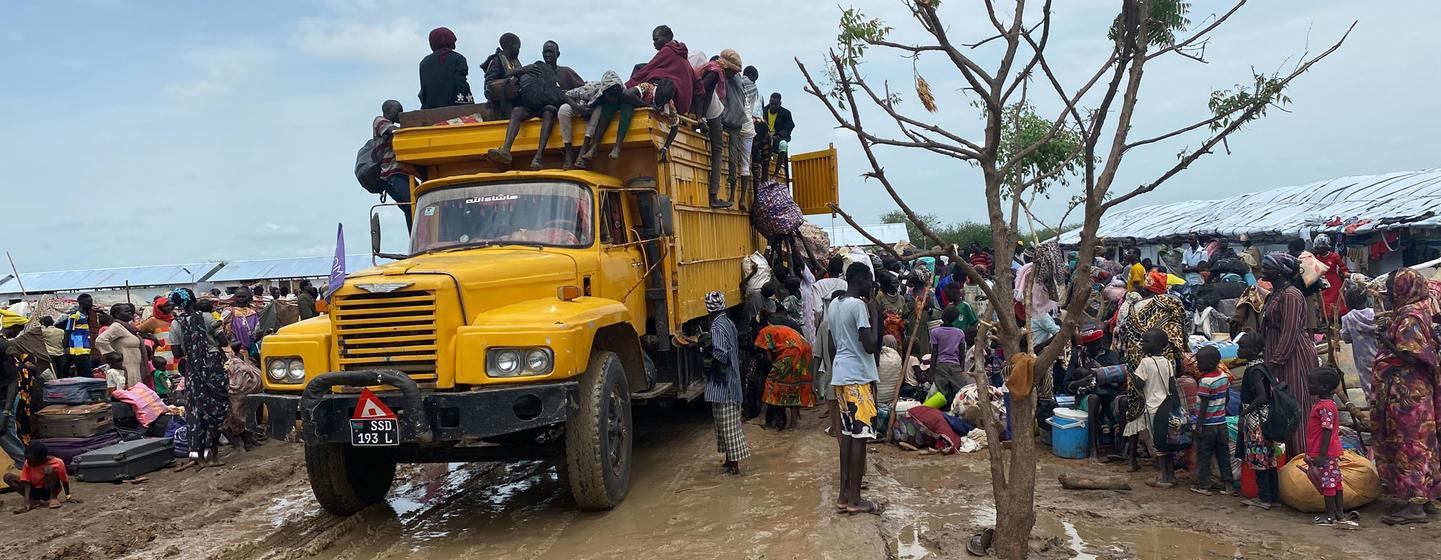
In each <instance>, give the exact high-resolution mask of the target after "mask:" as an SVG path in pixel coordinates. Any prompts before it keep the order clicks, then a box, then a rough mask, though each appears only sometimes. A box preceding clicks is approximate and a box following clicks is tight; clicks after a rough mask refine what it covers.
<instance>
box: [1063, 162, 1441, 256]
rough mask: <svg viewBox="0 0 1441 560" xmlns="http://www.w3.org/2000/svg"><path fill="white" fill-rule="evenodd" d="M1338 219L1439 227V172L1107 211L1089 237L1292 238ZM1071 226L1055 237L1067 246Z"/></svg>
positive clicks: (1379, 226) (1372, 227) (1375, 225)
mask: <svg viewBox="0 0 1441 560" xmlns="http://www.w3.org/2000/svg"><path fill="white" fill-rule="evenodd" d="M1335 218H1340V220H1341V221H1342V222H1344V223H1349V222H1350V221H1351V220H1370V222H1369V223H1367V224H1364V225H1361V226H1358V227H1357V228H1356V231H1355V233H1368V232H1371V231H1376V230H1385V229H1395V228H1402V227H1441V169H1427V170H1421V171H1404V172H1398V173H1388V174H1385V175H1367V176H1357V177H1341V178H1337V179H1330V180H1327V181H1318V182H1315V183H1311V184H1308V185H1300V186H1294V187H1282V188H1278V189H1272V190H1269V191H1262V192H1256V193H1247V194H1242V195H1237V196H1233V197H1230V198H1223V199H1219V200H1191V201H1186V202H1173V203H1169V204H1154V205H1150V206H1141V207H1137V208H1131V209H1129V210H1123V211H1112V212H1109V213H1107V215H1106V216H1105V217H1104V218H1102V220H1101V226H1100V228H1099V229H1098V230H1097V235H1099V236H1100V237H1102V238H1107V239H1117V238H1135V239H1160V238H1166V237H1184V236H1189V235H1191V234H1197V235H1220V236H1225V237H1230V238H1236V237H1239V236H1240V235H1241V234H1243V233H1244V234H1247V235H1250V236H1261V235H1270V236H1281V237H1296V236H1298V235H1300V233H1301V231H1302V230H1309V231H1313V232H1315V231H1337V230H1341V229H1344V228H1345V225H1344V224H1343V225H1342V226H1334V227H1326V226H1324V225H1323V224H1325V223H1327V222H1328V221H1330V220H1332V219H1335ZM1079 239H1080V232H1079V231H1072V232H1068V233H1066V234H1063V235H1061V242H1062V243H1075V242H1077V241H1078V240H1079Z"/></svg>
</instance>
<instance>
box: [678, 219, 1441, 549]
mask: <svg viewBox="0 0 1441 560" xmlns="http://www.w3.org/2000/svg"><path fill="white" fill-rule="evenodd" d="M1239 241H1240V242H1241V245H1242V251H1240V252H1237V251H1235V250H1234V249H1231V248H1230V246H1229V243H1228V242H1227V241H1226V240H1220V239H1216V240H1209V239H1201V238H1199V237H1196V238H1192V239H1191V240H1189V243H1188V244H1187V245H1188V246H1187V247H1185V248H1183V249H1172V248H1170V247H1163V248H1162V250H1161V251H1160V253H1159V259H1158V260H1159V261H1160V262H1159V263H1153V262H1152V261H1151V260H1150V259H1143V258H1141V254H1140V251H1139V250H1135V249H1127V250H1122V251H1119V252H1117V253H1113V254H1114V255H1117V257H1118V258H1115V259H1109V258H1104V257H1097V258H1096V260H1095V262H1093V263H1090V264H1087V265H1084V267H1085V270H1083V271H1081V274H1079V275H1077V274H1076V272H1077V269H1078V268H1079V267H1082V266H1083V265H1082V264H1081V263H1078V262H1077V254H1076V253H1075V252H1069V253H1067V252H1064V251H1063V250H1062V249H1061V248H1060V247H1059V246H1058V245H1056V244H1054V243H1048V244H1041V245H1039V246H1033V247H1026V246H1024V245H1022V246H1020V247H1018V248H1017V249H1018V250H1017V251H1016V255H1017V256H1016V259H1015V260H1014V261H1013V262H1011V263H996V262H995V258H994V255H993V254H992V252H991V251H990V250H988V249H984V248H981V247H979V246H974V245H973V246H971V247H966V248H958V247H957V248H952V250H953V252H951V254H956V255H959V256H960V258H962V259H964V260H965V262H966V263H967V264H969V265H970V267H971V268H973V269H974V270H975V271H976V273H977V274H978V276H979V278H977V277H973V276H969V275H968V273H967V272H966V270H965V267H963V266H961V265H960V263H959V262H950V261H949V260H948V259H947V258H946V257H939V258H936V257H929V256H925V257H920V256H919V255H918V254H917V253H916V252H915V251H914V250H906V251H893V250H890V249H887V250H885V251H876V252H871V253H868V252H865V251H862V250H859V249H854V248H843V249H840V250H839V251H838V252H837V253H836V254H834V255H833V256H831V257H830V259H829V260H828V261H826V263H825V266H824V267H821V266H817V264H816V263H807V262H805V259H802V258H793V259H789V258H783V257H778V258H777V259H776V261H775V262H774V263H773V264H774V266H773V267H766V266H754V267H753V268H752V269H751V270H748V271H747V275H746V277H745V280H744V283H743V293H744V294H745V296H744V297H745V301H743V302H740V303H741V305H738V306H733V305H732V304H731V303H729V302H726V301H725V297H724V296H723V295H722V294H721V293H720V292H712V293H711V294H709V295H708V296H707V298H706V305H707V308H708V309H709V310H710V311H711V313H712V318H711V320H710V328H709V335H710V337H711V347H710V348H711V351H710V352H709V355H708V356H707V360H708V364H709V367H708V369H707V372H708V375H707V386H706V392H705V396H706V400H707V401H709V402H710V403H712V406H713V411H714V417H715V422H716V435H717V445H718V451H719V452H720V453H722V454H723V455H724V461H723V464H722V469H723V471H725V472H728V473H733V474H734V473H739V471H740V463H741V461H743V460H745V459H746V458H747V457H749V455H750V449H749V445H748V442H747V441H746V438H745V434H744V432H743V431H742V429H741V426H742V424H743V423H744V422H747V421H749V422H753V423H757V424H760V425H762V426H764V427H765V428H767V429H778V430H787V429H794V428H795V427H796V426H797V424H798V423H799V421H800V416H799V414H798V411H799V410H801V409H803V408H807V407H811V406H814V405H824V406H825V407H826V412H824V413H823V415H824V416H826V417H829V418H830V420H831V421H830V422H829V426H828V427H826V428H825V429H826V431H827V432H828V433H829V434H831V435H832V436H835V437H838V439H839V440H840V444H839V445H840V449H839V450H840V481H841V488H840V492H839V493H838V496H839V500H838V503H837V504H836V507H837V510H838V511H842V512H849V513H862V512H872V513H874V512H879V511H880V510H881V509H882V508H883V505H882V504H879V503H877V502H873V501H870V500H868V499H866V498H864V497H862V496H861V493H860V485H859V482H860V479H861V477H862V476H863V475H864V470H865V454H866V443H867V442H870V441H873V440H876V439H879V438H886V439H889V440H892V441H895V442H896V443H898V444H900V445H901V446H902V447H905V448H907V449H911V450H918V451H923V452H928V453H943V454H950V453H955V452H957V451H973V450H975V449H979V448H983V447H984V446H986V445H987V444H988V443H990V442H987V441H985V440H986V436H985V431H984V430H983V429H981V428H982V426H983V425H984V424H985V413H984V412H983V411H984V410H988V409H986V408H985V407H983V406H982V405H981V401H982V400H983V399H982V398H981V396H982V395H981V393H980V392H981V391H982V390H983V389H982V387H988V388H989V389H988V393H989V396H990V397H991V399H990V400H992V401H994V402H997V403H1000V402H1003V401H1004V400H1006V399H1007V398H1009V397H1008V395H1007V392H1008V389H1007V387H1012V388H1014V387H1015V381H1014V378H1015V376H1016V375H1017V374H1015V373H1014V372H1018V371H1027V372H1028V371H1031V369H1032V368H1031V365H1032V364H1034V360H1035V359H1037V356H1038V355H1039V354H1040V353H1041V350H1043V349H1045V348H1047V347H1048V346H1049V345H1052V344H1064V345H1066V348H1064V349H1063V351H1062V352H1061V355H1060V358H1058V359H1057V361H1056V362H1055V363H1054V364H1045V365H1043V366H1042V367H1038V368H1035V371H1050V372H1051V375H1043V376H1040V378H1038V379H1036V380H1035V382H1034V387H1035V393H1036V395H1037V399H1038V407H1037V420H1040V421H1041V422H1038V423H1037V424H1038V426H1040V429H1041V430H1046V431H1049V430H1050V429H1051V428H1050V427H1049V426H1047V425H1046V424H1045V422H1044V419H1045V418H1048V417H1050V415H1051V414H1052V413H1053V411H1054V410H1055V409H1057V408H1059V407H1062V406H1064V407H1068V408H1074V409H1079V410H1082V411H1084V414H1085V415H1086V417H1087V419H1088V420H1089V421H1088V423H1087V424H1088V426H1089V436H1088V439H1089V446H1088V448H1089V450H1090V451H1089V452H1090V454H1091V456H1092V457H1093V458H1094V459H1095V460H1096V461H1099V462H1103V463H1104V462H1110V461H1112V460H1120V461H1122V462H1123V463H1124V464H1125V465H1127V466H1128V467H1129V469H1130V470H1131V471H1132V472H1135V471H1139V470H1141V469H1142V468H1143V465H1144V464H1145V463H1154V465H1155V469H1156V471H1157V472H1156V477H1155V478H1154V479H1153V480H1151V481H1150V482H1149V484H1151V485H1153V486H1156V487H1158V488H1169V487H1172V486H1176V485H1178V484H1181V482H1180V481H1181V480H1182V477H1181V476H1178V474H1180V473H1185V474H1186V475H1187V478H1189V489H1190V491H1192V492H1195V493H1197V494H1201V495H1206V496H1212V495H1216V494H1221V495H1226V496H1238V497H1239V495H1240V492H1239V490H1240V484H1239V478H1238V477H1239V475H1240V474H1241V471H1240V470H1238V469H1236V468H1235V467H1234V465H1236V464H1244V465H1245V468H1246V469H1249V470H1250V471H1253V472H1254V473H1255V480H1256V487H1257V495H1256V496H1255V497H1253V498H1249V499H1245V500H1242V501H1240V503H1241V504H1243V505H1245V506H1247V507H1252V508H1258V509H1270V508H1272V507H1273V505H1274V504H1277V503H1279V502H1280V501H1281V490H1280V486H1281V484H1282V482H1281V480H1280V477H1279V472H1280V470H1281V468H1282V467H1284V466H1286V465H1287V464H1288V463H1287V458H1295V457H1297V456H1298V455H1304V456H1305V457H1306V458H1305V460H1304V463H1303V464H1302V465H1301V467H1302V469H1303V472H1304V473H1305V474H1306V476H1307V478H1309V479H1310V480H1311V482H1312V483H1313V485H1314V486H1315V488H1316V491H1317V492H1318V493H1319V495H1320V496H1322V497H1323V498H1324V503H1325V508H1324V513H1323V514H1322V515H1320V516H1317V517H1316V518H1315V519H1314V522H1315V523H1317V524H1321V525H1334V526H1340V527H1346V528H1351V527H1356V526H1358V522H1359V516H1358V515H1357V514H1356V513H1355V512H1354V511H1344V510H1343V504H1344V503H1345V500H1344V496H1343V490H1342V488H1343V486H1342V472H1341V469H1340V467H1339V464H1340V463H1341V461H1342V457H1343V450H1353V451H1357V452H1360V453H1363V454H1369V458H1370V459H1371V460H1372V461H1374V464H1375V466H1376V469H1375V474H1374V475H1373V476H1379V480H1380V483H1381V484H1382V485H1383V486H1384V487H1385V488H1386V489H1387V491H1388V492H1389V494H1390V495H1391V496H1393V497H1395V498H1396V499H1398V500H1400V501H1401V504H1400V505H1399V506H1398V507H1397V508H1396V509H1395V510H1394V511H1392V512H1390V513H1389V514H1387V515H1385V516H1384V517H1383V518H1382V519H1381V521H1383V522H1385V523H1387V524H1393V525H1403V524H1414V523H1426V522H1427V521H1428V517H1427V516H1428V514H1432V513H1435V509H1436V505H1437V502H1436V500H1438V499H1441V446H1438V441H1437V435H1436V415H1437V410H1438V409H1441V392H1438V391H1437V384H1438V383H1441V379H1438V373H1441V362H1438V338H1437V335H1436V332H1435V328H1436V326H1437V325H1436V322H1437V320H1438V318H1441V303H1438V299H1437V297H1436V294H1437V293H1441V290H1438V289H1437V287H1436V284H1434V283H1432V282H1430V281H1428V280H1426V279H1425V278H1423V277H1422V276H1421V275H1420V273H1418V272H1416V271H1415V270H1412V269H1409V268H1402V269H1400V270H1397V271H1395V272H1394V273H1391V274H1390V275H1388V276H1387V277H1386V279H1385V280H1384V282H1381V281H1379V280H1378V281H1372V280H1371V279H1368V278H1365V277H1362V276H1360V275H1353V274H1350V273H1349V270H1348V266H1347V263H1346V262H1345V259H1344V258H1343V257H1341V256H1340V253H1339V251H1337V250H1336V249H1335V248H1334V246H1333V244H1332V242H1331V240H1330V239H1329V238H1328V237H1327V236H1325V235H1321V236H1317V237H1316V239H1314V240H1313V241H1312V242H1310V243H1309V244H1308V243H1307V242H1304V241H1298V242H1293V243H1291V245H1290V247H1289V250H1288V251H1278V252H1271V253H1265V254H1263V253H1262V252H1261V251H1260V250H1259V248H1257V247H1255V246H1253V245H1252V244H1251V243H1250V242H1249V240H1247V239H1245V238H1244V237H1243V238H1242V239H1240V240H1239ZM937 249H938V248H937ZM929 253H930V254H935V253H936V251H932V252H929ZM918 257H919V258H918ZM783 261H784V262H783ZM1007 265H1009V266H1010V267H1011V268H1012V270H1013V271H1014V272H1015V278H1016V286H1017V287H1016V289H1014V290H1010V291H1007V290H1001V291H999V292H997V291H994V290H983V289H981V283H985V284H987V285H988V287H989V288H995V286H994V281H993V280H992V277H993V275H992V271H993V270H994V269H995V267H996V266H1007ZM1073 277H1078V278H1089V279H1090V281H1089V284H1090V286H1089V287H1090V290H1089V291H1087V292H1085V293H1087V294H1088V299H1087V301H1086V302H1085V306H1084V313H1083V316H1082V317H1079V318H1076V320H1074V321H1070V322H1072V323H1073V324H1074V325H1075V329H1074V335H1073V336H1072V337H1071V338H1070V339H1069V340H1067V339H1061V338H1059V334H1060V333H1061V332H1062V329H1061V326H1060V325H1061V324H1063V323H1066V322H1068V321H1066V320H1065V317H1064V313H1063V312H1062V307H1064V306H1065V304H1067V303H1068V302H1066V301H1065V300H1066V298H1067V297H1068V296H1069V294H1070V293H1071V291H1070V289H1069V286H1070V283H1071V281H1072V278H1073ZM978 280H979V281H978ZM987 291H991V292H992V293H996V294H1005V295H1010V296H1012V297H1013V300H1014V301H1011V302H1004V303H1003V302H994V301H989V300H988V299H987V298H986V296H985V292H987ZM998 297H1000V296H999V295H998ZM1373 303H1374V304H1375V305H1374V306H1373ZM1376 308H1380V309H1381V310H1380V311H1378V310H1377V309H1376ZM1000 313H1012V314H1014V316H1015V318H1016V320H1017V324H1019V325H1023V326H1024V331H1023V332H1022V336H1023V337H1024V338H1023V340H1021V341H1019V344H1018V346H1019V347H1020V348H1022V349H1023V350H1022V352H1021V355H1018V356H1010V357H1007V356H1005V355H1004V350H1003V345H1002V344H999V342H1000V341H998V340H997V339H996V338H995V337H996V336H997V331H996V330H995V329H992V328H987V329H981V328H980V327H981V326H982V325H985V326H987V327H990V326H994V325H995V321H996V320H997V318H998V317H999V315H998V314H1000ZM982 332H988V333H989V334H988V335H986V336H987V340H985V341H980V340H978V339H977V337H978V335H980V334H981V333H982ZM1343 339H1344V340H1345V341H1346V342H1349V343H1350V345H1351V351H1352V358H1353V359H1352V362H1354V364H1355V365H1356V368H1357V370H1356V372H1355V373H1356V376H1357V380H1356V381H1355V382H1353V385H1359V387H1355V388H1359V389H1360V390H1361V392H1360V394H1361V395H1364V397H1363V398H1362V399H1361V401H1362V403H1363V404H1357V403H1354V402H1352V401H1351V396H1353V395H1357V394H1356V393H1354V392H1348V391H1346V390H1345V389H1346V388H1345V387H1344V385H1345V379H1346V375H1345V374H1344V373H1343V372H1342V371H1341V370H1340V369H1338V368H1339V367H1340V365H1341V364H1340V363H1338V361H1337V359H1336V348H1337V347H1339V341H1340V340H1343ZM1318 348H1322V349H1326V352H1325V355H1324V356H1323V355H1321V354H1320V353H1318ZM1223 354H1224V357H1223ZM1323 358H1325V359H1324V360H1323ZM1323 363H1324V365H1323ZM979 380H986V381H987V383H984V384H978V383H977V382H978V381H979ZM1358 396H1359V395H1358ZM997 408H998V409H999V410H994V411H993V414H994V415H993V417H992V420H994V421H995V422H998V423H999V424H998V425H1001V426H1009V425H1010V423H1009V422H1007V418H1006V415H1008V414H1009V406H998V407H997ZM1005 437H1009V436H1005ZM1366 443H1369V446H1367V445H1366ZM1108 448H1109V449H1110V453H1107V452H1106V450H1107V449H1108ZM1233 458H1234V459H1235V460H1236V462H1235V463H1233Z"/></svg>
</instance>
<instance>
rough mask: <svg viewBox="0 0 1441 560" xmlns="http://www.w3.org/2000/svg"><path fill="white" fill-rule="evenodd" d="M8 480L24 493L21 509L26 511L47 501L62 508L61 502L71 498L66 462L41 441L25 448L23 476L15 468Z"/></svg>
mask: <svg viewBox="0 0 1441 560" xmlns="http://www.w3.org/2000/svg"><path fill="white" fill-rule="evenodd" d="M5 484H6V485H8V486H10V488H11V489H13V490H15V493H16V494H19V495H20V499H21V501H20V509H17V510H15V513H25V512H27V511H30V510H32V509H35V508H38V507H40V504H47V505H49V506H50V509H60V502H61V500H62V499H63V500H64V501H67V502H68V501H70V499H71V498H70V477H69V476H68V475H66V474H65V462H64V461H61V460H60V458H59V457H55V456H52V455H50V449H49V448H47V447H45V444H43V443H40V442H38V441H32V442H30V447H27V448H26V449H25V464H24V466H23V467H21V469H20V476H15V473H14V472H11V473H10V474H7V475H5Z"/></svg>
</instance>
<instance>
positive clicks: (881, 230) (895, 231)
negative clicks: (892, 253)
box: [821, 224, 911, 247]
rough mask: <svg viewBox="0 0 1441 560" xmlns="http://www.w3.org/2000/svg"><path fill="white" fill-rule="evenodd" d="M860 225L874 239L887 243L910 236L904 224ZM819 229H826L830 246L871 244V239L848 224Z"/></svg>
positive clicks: (899, 240) (897, 241)
mask: <svg viewBox="0 0 1441 560" xmlns="http://www.w3.org/2000/svg"><path fill="white" fill-rule="evenodd" d="M861 227H862V228H864V229H865V230H866V232H867V233H870V234H871V235H873V236H875V237H876V239H879V240H881V241H884V242H886V243H888V244H896V243H899V242H901V241H906V240H908V239H910V238H911V236H910V233H908V232H907V231H906V225H905V224H873V225H863V226H861ZM821 229H823V230H826V233H827V234H830V236H831V246H832V247H845V246H848V245H860V246H865V245H870V244H871V240H869V239H866V236H864V235H861V232H859V231H856V229H855V228H853V227H851V226H848V225H836V226H822V227H821Z"/></svg>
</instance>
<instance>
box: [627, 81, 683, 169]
mask: <svg viewBox="0 0 1441 560" xmlns="http://www.w3.org/2000/svg"><path fill="white" fill-rule="evenodd" d="M641 66H642V65H639V64H638V65H636V68H640V67H641ZM625 91H626V95H627V96H628V97H630V96H633V97H639V98H640V100H641V101H643V102H645V104H647V105H650V107H651V108H652V109H654V110H655V112H656V114H655V115H654V116H653V117H652V118H654V119H656V120H658V121H662V122H665V123H666V125H667V126H668V127H669V128H670V130H669V131H668V132H666V135H665V142H662V143H661V145H660V152H659V155H660V163H665V162H666V156H667V155H669V154H670V144H671V142H674V141H675V135H676V132H678V131H679V130H680V111H679V110H677V109H676V106H675V96H676V86H675V81H674V80H672V79H670V78H651V79H650V81H646V82H641V83H639V84H636V85H635V86H634V87H627V88H626V90H625Z"/></svg>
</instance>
